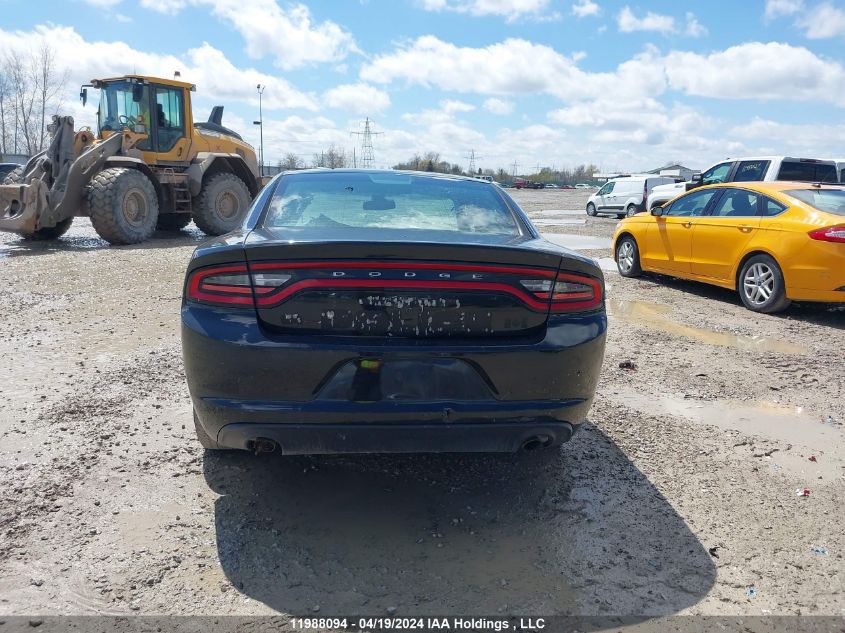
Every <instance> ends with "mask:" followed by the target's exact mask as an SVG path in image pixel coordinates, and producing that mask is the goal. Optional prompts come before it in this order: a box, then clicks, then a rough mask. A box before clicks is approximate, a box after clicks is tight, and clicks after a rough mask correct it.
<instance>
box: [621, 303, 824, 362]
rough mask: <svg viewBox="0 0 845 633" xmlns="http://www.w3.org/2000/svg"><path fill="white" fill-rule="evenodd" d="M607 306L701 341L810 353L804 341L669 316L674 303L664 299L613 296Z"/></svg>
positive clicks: (646, 323)
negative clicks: (693, 323)
mask: <svg viewBox="0 0 845 633" xmlns="http://www.w3.org/2000/svg"><path fill="white" fill-rule="evenodd" d="M607 307H608V312H609V313H610V315H611V316H612V317H615V318H616V319H619V320H621V321H625V322H628V323H635V324H637V325H644V326H646V327H649V328H652V329H655V330H660V331H661V332H667V333H669V334H675V335H677V336H683V337H686V338H689V339H692V340H695V341H700V342H702V343H706V344H707V345H719V346H723V347H734V348H736V349H742V350H748V351H755V352H777V353H780V354H809V353H810V350H809V349H808V348H806V347H803V346H801V345H795V344H793V343H787V342H786V341H780V340H777V339H772V338H767V337H765V336H749V335H744V334H731V333H727V332H717V331H716V330H710V329H707V328H700V327H694V326H691V325H684V324H682V323H678V322H677V321H673V320H672V319H671V318H669V317H668V316H667V315H668V314H670V313H671V312H672V307H671V306H667V305H664V304H661V303H651V302H649V301H619V300H615V299H611V300H609V301H608V302H607Z"/></svg>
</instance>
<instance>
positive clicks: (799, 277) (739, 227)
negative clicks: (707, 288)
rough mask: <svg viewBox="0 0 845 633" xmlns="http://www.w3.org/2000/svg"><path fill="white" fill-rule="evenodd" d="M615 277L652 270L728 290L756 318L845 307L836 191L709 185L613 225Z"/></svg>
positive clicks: (842, 226)
mask: <svg viewBox="0 0 845 633" xmlns="http://www.w3.org/2000/svg"><path fill="white" fill-rule="evenodd" d="M613 247H614V253H615V258H616V264H617V267H618V269H619V273H620V274H621V275H622V276H623V277H635V276H637V275H639V274H640V273H641V272H642V271H644V270H647V271H653V272H657V273H663V274H667V275H672V276H674V277H682V278H684V279H692V280H695V281H702V282H705V283H709V284H714V285H716V286H722V287H723V288H730V289H732V290H737V291H738V293H739V297H740V299H741V300H742V302H743V304H744V305H745V306H746V307H747V308H749V309H750V310H755V311H757V312H778V311H780V310H784V309H786V308H787V307H788V306H789V304H790V301H791V300H798V301H830V302H840V301H845V187H841V186H836V185H834V186H830V185H821V184H807V183H800V182H765V183H764V182H748V183H741V184H735V185H734V184H727V183H723V184H718V185H709V186H705V187H702V188H701V189H696V190H694V191H690V192H688V193H685V194H683V195H682V196H680V197H678V198H675V199H674V200H672V201H671V202H669V203H668V204H667V205H666V206H659V207H654V208H652V210H651V213H650V214H640V215H635V216H634V217H632V218H627V219H625V220H623V221H622V222H620V223H619V225H618V226H617V228H616V233H615V234H614V236H613Z"/></svg>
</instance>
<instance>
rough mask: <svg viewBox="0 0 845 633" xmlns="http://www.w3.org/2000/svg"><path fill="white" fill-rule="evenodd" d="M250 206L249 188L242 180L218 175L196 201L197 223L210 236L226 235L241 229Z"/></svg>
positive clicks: (207, 182) (195, 216) (223, 174)
mask: <svg viewBox="0 0 845 633" xmlns="http://www.w3.org/2000/svg"><path fill="white" fill-rule="evenodd" d="M249 204H250V194H249V189H248V188H247V186H246V183H245V182H244V181H243V180H241V179H240V178H238V177H237V176H235V174H230V173H222V174H217V175H215V176H212V177H211V178H209V179H208V180H206V181H205V182H204V183H203V185H202V189H201V190H200V195H198V196H197V197H196V198H194V200H193V207H194V212H193V216H194V224H196V225H197V226H198V227H199V229H200V230H201V231H202V232H203V233H206V234H207V235H223V233H228V232H229V231H234V230H235V229H237V228H239V227H240V226H241V222H243V219H244V217H245V216H246V212H247V209H249Z"/></svg>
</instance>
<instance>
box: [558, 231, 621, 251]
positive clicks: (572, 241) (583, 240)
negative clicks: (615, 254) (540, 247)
mask: <svg viewBox="0 0 845 633" xmlns="http://www.w3.org/2000/svg"><path fill="white" fill-rule="evenodd" d="M542 237H543V239H545V240H548V241H549V242H551V243H552V244H557V245H558V246H563V247H564V248H571V249H572V250H575V251H589V250H596V249H602V248H610V238H609V237H595V236H593V235H571V234H569V233H543V234H542Z"/></svg>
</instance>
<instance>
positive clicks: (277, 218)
mask: <svg viewBox="0 0 845 633" xmlns="http://www.w3.org/2000/svg"><path fill="white" fill-rule="evenodd" d="M264 227H265V228H269V229H282V228H289V229H298V228H302V229H311V228H315V229H321V230H324V229H337V230H339V231H351V230H358V231H360V230H361V229H365V230H366V229H398V230H403V231H447V232H450V233H458V234H486V235H508V236H517V235H520V234H521V230H520V224H519V222H518V221H517V219H516V218H515V217H514V214H513V213H512V212H511V210H510V209H509V208H508V206H507V205H506V204H505V202H504V200H503V198H502V196H501V195H500V194H499V193H498V190H497V188H496V187H495V186H494V185H491V184H489V183H486V182H483V181H479V180H453V179H447V178H437V177H429V176H419V175H414V174H403V173H401V172H384V173H355V172H322V173H308V174H292V175H286V176H284V177H282V179H281V181H280V182H279V186H278V188H277V189H276V191H275V193H274V194H273V199H272V200H271V201H270V206H269V209H268V212H267V214H266V216H265V218H264Z"/></svg>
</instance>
